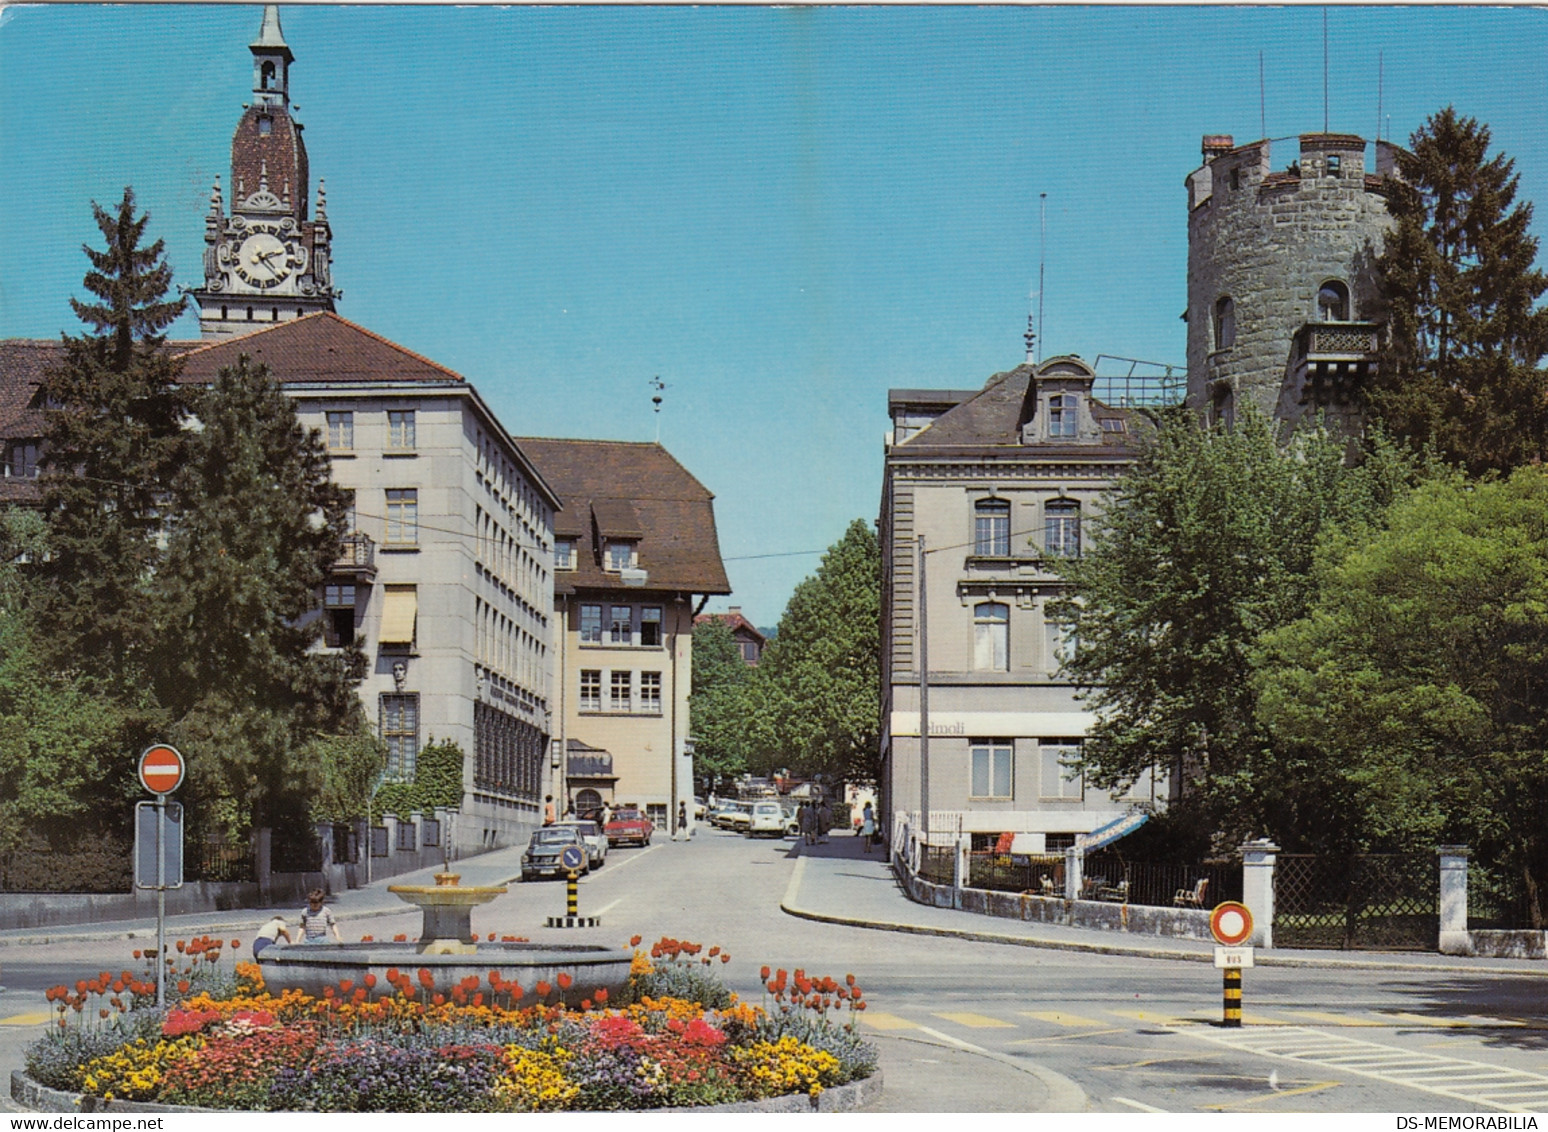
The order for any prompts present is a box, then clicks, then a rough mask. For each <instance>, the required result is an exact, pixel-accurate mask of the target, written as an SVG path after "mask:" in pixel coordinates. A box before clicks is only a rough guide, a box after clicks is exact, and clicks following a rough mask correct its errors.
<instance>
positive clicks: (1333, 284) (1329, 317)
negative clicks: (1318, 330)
mask: <svg viewBox="0 0 1548 1132" xmlns="http://www.w3.org/2000/svg"><path fill="white" fill-rule="evenodd" d="M1317 314H1318V317H1320V318H1321V319H1322V321H1323V322H1348V321H1349V288H1348V287H1347V286H1346V285H1345V284H1344V283H1342V282H1340V281H1339V280H1337V279H1329V280H1328V281H1327V282H1326V283H1324V284H1323V285H1322V287H1321V288H1320V289H1319V290H1318V291H1317Z"/></svg>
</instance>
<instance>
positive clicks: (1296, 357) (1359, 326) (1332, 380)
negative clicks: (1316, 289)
mask: <svg viewBox="0 0 1548 1132" xmlns="http://www.w3.org/2000/svg"><path fill="white" fill-rule="evenodd" d="M1380 351H1381V325H1380V324H1379V323H1375V322H1308V323H1306V324H1304V325H1303V326H1302V327H1301V329H1300V330H1298V331H1296V334H1295V345H1294V347H1293V350H1292V353H1291V357H1290V371H1291V378H1292V380H1293V382H1294V384H1295V385H1296V386H1297V387H1298V388H1299V389H1300V390H1301V403H1302V404H1312V405H1343V404H1348V403H1349V402H1350V401H1351V400H1353V395H1354V390H1355V388H1356V386H1358V385H1360V384H1362V383H1364V382H1365V381H1367V380H1369V378H1370V377H1371V375H1372V374H1374V373H1375V372H1376V366H1377V363H1378V360H1379V357H1380Z"/></svg>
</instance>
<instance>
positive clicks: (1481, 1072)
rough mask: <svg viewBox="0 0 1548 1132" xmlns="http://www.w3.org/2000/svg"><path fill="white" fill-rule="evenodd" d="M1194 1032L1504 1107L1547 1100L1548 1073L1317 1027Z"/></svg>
mask: <svg viewBox="0 0 1548 1132" xmlns="http://www.w3.org/2000/svg"><path fill="white" fill-rule="evenodd" d="M1190 1033H1191V1035H1192V1036H1193V1037H1197V1038H1201V1039H1203V1040H1204V1041H1207V1042H1213V1043H1215V1044H1216V1045H1223V1046H1227V1047H1229V1048H1231V1049H1235V1050H1240V1051H1242V1052H1245V1053H1257V1054H1262V1055H1264V1056H1268V1057H1283V1058H1288V1059H1290V1060H1294V1061H1305V1062H1311V1063H1313V1064H1317V1065H1323V1066H1326V1067H1328V1068H1330V1069H1338V1070H1342V1071H1343V1072H1345V1073H1353V1074H1356V1075H1358V1076H1361V1077H1370V1078H1373V1079H1375V1080H1378V1081H1383V1082H1385V1083H1387V1084H1389V1085H1404V1086H1407V1087H1408V1088H1411V1089H1418V1090H1420V1091H1421V1092H1426V1093H1431V1094H1433V1095H1435V1096H1440V1097H1447V1098H1449V1099H1451V1100H1459V1101H1463V1102H1465V1103H1468V1104H1479V1105H1487V1106H1488V1107H1490V1108H1497V1109H1500V1110H1502V1111H1505V1112H1536V1111H1539V1110H1540V1109H1541V1108H1542V1106H1543V1105H1544V1104H1545V1103H1548V1076H1544V1075H1543V1074H1540V1073H1528V1072H1526V1071H1525V1070H1522V1069H1509V1068H1504V1067H1501V1066H1495V1065H1486V1064H1484V1063H1483V1062H1480V1061H1468V1060H1465V1059H1463V1058H1458V1057H1443V1056H1441V1055H1439V1054H1433V1053H1424V1052H1422V1051H1415V1050H1404V1049H1398V1048H1395V1047H1392V1046H1383V1045H1378V1044H1377V1043H1375V1042H1368V1041H1362V1040H1360V1039H1358V1038H1349V1037H1345V1036H1343V1035H1341V1034H1330V1033H1327V1032H1324V1031H1321V1030H1313V1029H1303V1028H1300V1027H1296V1028H1294V1029H1261V1030H1256V1031H1253V1030H1247V1029H1243V1030H1237V1031H1232V1032H1228V1031H1215V1032H1211V1031H1209V1030H1204V1029H1198V1030H1193V1031H1190Z"/></svg>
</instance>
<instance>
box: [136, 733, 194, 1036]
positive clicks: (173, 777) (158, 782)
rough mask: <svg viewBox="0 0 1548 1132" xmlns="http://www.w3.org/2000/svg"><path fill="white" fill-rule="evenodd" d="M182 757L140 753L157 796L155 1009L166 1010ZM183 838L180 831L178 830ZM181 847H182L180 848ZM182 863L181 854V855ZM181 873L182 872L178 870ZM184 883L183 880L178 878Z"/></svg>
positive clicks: (151, 750)
mask: <svg viewBox="0 0 1548 1132" xmlns="http://www.w3.org/2000/svg"><path fill="white" fill-rule="evenodd" d="M184 770H185V767H184V765H183V756H182V755H181V754H179V753H178V750H177V748H176V747H170V746H168V745H167V744H165V743H155V744H152V745H151V746H149V747H146V748H145V750H144V751H142V752H141V753H140V785H142V786H144V787H145V789H146V790H148V791H150V792H151V793H152V794H154V795H156V1009H157V1010H161V1009H164V1008H165V1007H166V1004H167V993H166V981H167V859H166V848H165V842H166V833H167V830H166V825H167V795H168V794H170V793H172V791H174V790H176V789H177V788H178V787H179V786H181V785H182V784H183V773H184ZM178 832H179V836H181V833H182V831H181V829H179V831H178ZM179 847H180V848H181V846H179ZM179 864H181V854H179ZM178 872H179V873H181V872H182V869H181V868H179V870H178ZM178 884H179V885H181V884H182V877H181V876H179V877H178Z"/></svg>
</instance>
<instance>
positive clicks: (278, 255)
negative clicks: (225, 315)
mask: <svg viewBox="0 0 1548 1132" xmlns="http://www.w3.org/2000/svg"><path fill="white" fill-rule="evenodd" d="M236 273H237V276H238V277H239V278H240V279H241V280H242V282H244V283H246V284H247V285H248V286H249V287H257V288H259V289H261V290H268V289H269V288H270V287H278V286H279V285H280V284H281V283H283V282H284V281H285V280H286V279H287V278H289V276H290V248H289V247H288V246H287V245H286V243H285V242H284V241H283V240H281V239H280V238H279V237H278V236H275V235H274V234H273V233H270V232H254V233H253V234H252V235H250V236H248V237H247V239H245V240H243V241H242V243H241V246H240V247H238V248H237V253H236Z"/></svg>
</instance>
